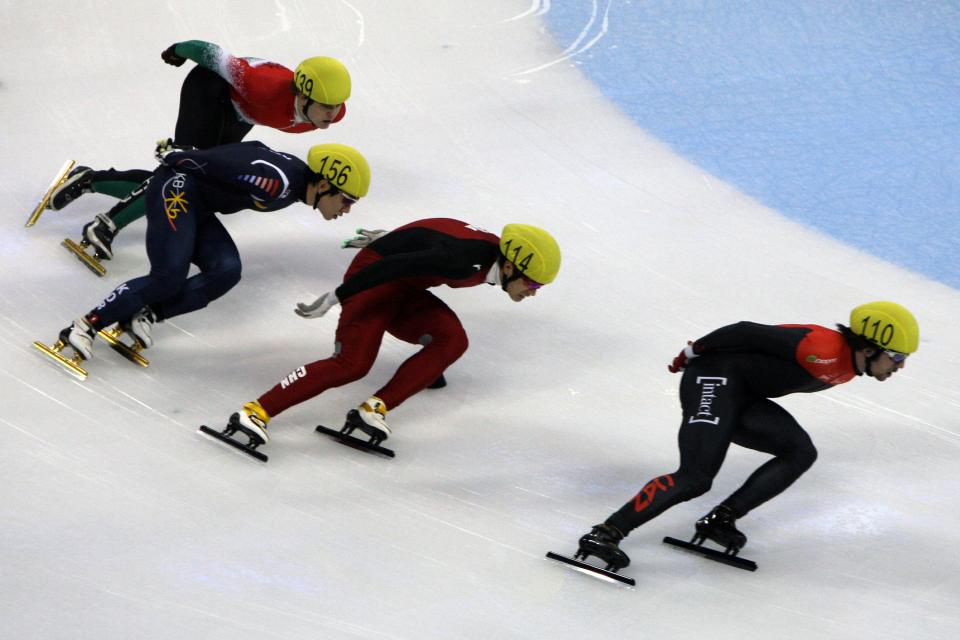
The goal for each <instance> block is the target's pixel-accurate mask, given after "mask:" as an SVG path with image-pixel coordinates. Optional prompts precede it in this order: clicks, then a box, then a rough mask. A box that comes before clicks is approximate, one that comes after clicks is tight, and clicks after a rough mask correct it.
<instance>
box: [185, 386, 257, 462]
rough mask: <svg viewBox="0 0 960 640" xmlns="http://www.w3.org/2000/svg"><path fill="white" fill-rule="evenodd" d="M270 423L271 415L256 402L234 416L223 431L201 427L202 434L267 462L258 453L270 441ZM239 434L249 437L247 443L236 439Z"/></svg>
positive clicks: (244, 406)
mask: <svg viewBox="0 0 960 640" xmlns="http://www.w3.org/2000/svg"><path fill="white" fill-rule="evenodd" d="M268 422H270V416H269V414H267V412H266V411H265V410H264V408H263V407H261V406H260V403H259V402H257V401H256V400H254V401H253V402H248V403H246V404H245V405H243V408H242V409H241V410H240V411H238V412H236V413H234V414H232V415H231V416H230V418H229V420H228V421H227V426H226V427H225V428H224V429H223V431H216V430H214V429H211V428H210V427H208V426H206V425H201V427H200V433H202V434H203V435H205V436H208V437H210V438H213V439H214V440H217V441H218V442H222V443H224V444H226V445H229V446H231V447H233V448H234V449H236V450H238V451H240V452H242V453H245V454H246V455H248V456H250V457H252V458H256V459H257V460H259V461H261V462H266V461H267V459H268V458H267V456H266V455H264V454H263V453H260V452H259V451H257V447H259V446H261V445H264V444H266V443H267V442H269V441H270V435H269V434H268V433H267V423H268ZM238 432H239V433H242V434H244V435H245V436H246V437H247V442H243V441H241V440H238V439H237V438H236V437H234V436H235V434H237V433H238Z"/></svg>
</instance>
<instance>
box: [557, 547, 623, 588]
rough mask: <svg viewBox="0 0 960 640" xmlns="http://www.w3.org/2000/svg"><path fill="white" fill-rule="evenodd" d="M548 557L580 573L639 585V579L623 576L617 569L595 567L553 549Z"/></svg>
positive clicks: (614, 581)
mask: <svg viewBox="0 0 960 640" xmlns="http://www.w3.org/2000/svg"><path fill="white" fill-rule="evenodd" d="M547 558H549V559H550V560H556V561H557V562H561V563H563V564H565V565H567V566H568V567H570V568H571V569H574V570H575V571H579V572H580V573H585V574H587V575H588V576H590V577H592V578H599V579H600V580H605V581H607V582H612V583H619V584H625V585H627V586H630V587H635V586H637V581H636V580H634V579H633V578H631V577H629V576H622V575H620V574H619V573H617V572H615V571H609V570H607V569H601V568H600V567H595V566H593V565H592V564H587V563H586V562H581V561H579V560H574V559H573V558H568V557H567V556H562V555H560V554H559V553H554V552H553V551H548V552H547Z"/></svg>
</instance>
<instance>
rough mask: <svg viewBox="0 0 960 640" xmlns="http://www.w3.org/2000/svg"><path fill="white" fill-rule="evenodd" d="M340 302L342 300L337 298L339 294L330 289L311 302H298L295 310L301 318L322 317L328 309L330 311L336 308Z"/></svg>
mask: <svg viewBox="0 0 960 640" xmlns="http://www.w3.org/2000/svg"><path fill="white" fill-rule="evenodd" d="M338 304H340V301H339V300H338V299H337V294H335V293H334V292H332V291H330V292H327V293H325V294H323V295H322V296H320V297H319V298H317V299H316V300H314V301H313V302H311V303H310V304H306V303H304V302H298V303H297V308H296V309H294V310H293V312H294V313H296V314H297V315H298V316H300V317H301V318H320V317H322V316H323V315H324V314H325V313H326V312H327V311H330V309H332V308H334V307H335V306H337V305H338Z"/></svg>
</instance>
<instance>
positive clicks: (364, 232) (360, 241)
mask: <svg viewBox="0 0 960 640" xmlns="http://www.w3.org/2000/svg"><path fill="white" fill-rule="evenodd" d="M357 233H359V234H360V235H358V236H354V237H352V238H349V239H347V240H344V241H343V242H341V243H340V248H341V249H346V248H348V247H352V248H354V249H362V248H364V247H365V246H367V245H368V244H370V243H371V242H373V241H374V240H376V239H377V238H379V237H380V236H383V235H386V233H387V231H386V229H357Z"/></svg>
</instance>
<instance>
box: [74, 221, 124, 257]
mask: <svg viewBox="0 0 960 640" xmlns="http://www.w3.org/2000/svg"><path fill="white" fill-rule="evenodd" d="M116 235H117V225H115V224H114V223H113V220H111V219H110V218H109V217H108V216H107V215H106V214H104V213H98V214H97V217H96V218H94V219H93V221H92V222H88V223H87V224H85V225H84V226H83V241H82V242H84V243H86V244H88V245H90V246H92V247H93V248H94V249H95V251H96V258H97V259H99V260H110V259H111V258H113V248H112V245H113V239H114V238H115V237H116Z"/></svg>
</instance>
